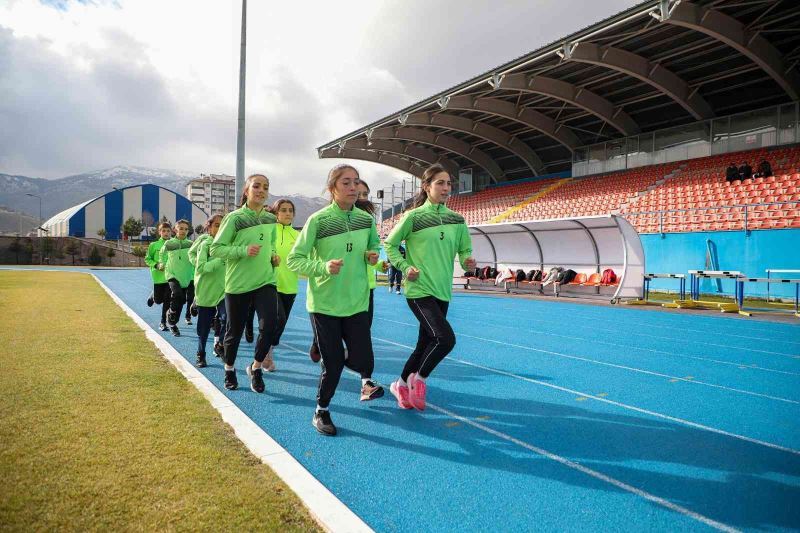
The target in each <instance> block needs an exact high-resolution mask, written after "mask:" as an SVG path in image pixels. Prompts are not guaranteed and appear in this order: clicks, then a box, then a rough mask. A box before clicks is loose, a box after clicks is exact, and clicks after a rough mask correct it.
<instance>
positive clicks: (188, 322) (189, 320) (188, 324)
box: [186, 316, 192, 326]
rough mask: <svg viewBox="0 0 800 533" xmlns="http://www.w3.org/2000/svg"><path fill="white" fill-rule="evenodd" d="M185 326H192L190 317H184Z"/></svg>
mask: <svg viewBox="0 0 800 533" xmlns="http://www.w3.org/2000/svg"><path fill="white" fill-rule="evenodd" d="M186 325H187V326H191V325H192V317H190V316H187V317H186Z"/></svg>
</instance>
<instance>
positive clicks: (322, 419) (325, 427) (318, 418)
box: [311, 411, 336, 437]
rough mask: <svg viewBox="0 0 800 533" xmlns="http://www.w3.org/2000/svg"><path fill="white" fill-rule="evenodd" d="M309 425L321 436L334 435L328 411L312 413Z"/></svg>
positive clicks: (333, 427)
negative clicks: (312, 416)
mask: <svg viewBox="0 0 800 533" xmlns="http://www.w3.org/2000/svg"><path fill="white" fill-rule="evenodd" d="M311 425H312V426H314V427H315V428H316V429H317V431H319V432H320V433H322V434H323V435H327V436H329V437H333V436H334V435H336V426H334V425H333V420H331V412H330V411H316V412H315V413H314V418H312V419H311Z"/></svg>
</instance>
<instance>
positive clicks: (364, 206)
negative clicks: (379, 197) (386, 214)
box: [356, 177, 375, 216]
mask: <svg viewBox="0 0 800 533" xmlns="http://www.w3.org/2000/svg"><path fill="white" fill-rule="evenodd" d="M358 183H359V185H363V186H364V187H366V188H367V192H370V188H369V184H368V183H367V182H366V181H364V180H363V179H362V178H361V177H359V178H358ZM356 207H357V208H359V209H361V210H362V211H366V212H367V213H369V214H370V215H372V216H375V204H373V203H372V202H370V201H369V200H360V199H359V200H356Z"/></svg>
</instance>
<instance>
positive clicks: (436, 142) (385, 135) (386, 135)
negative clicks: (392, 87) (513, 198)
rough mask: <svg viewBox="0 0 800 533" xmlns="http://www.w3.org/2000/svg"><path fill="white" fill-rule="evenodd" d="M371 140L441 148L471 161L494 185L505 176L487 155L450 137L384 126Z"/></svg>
mask: <svg viewBox="0 0 800 533" xmlns="http://www.w3.org/2000/svg"><path fill="white" fill-rule="evenodd" d="M372 138H373V139H394V140H399V141H408V142H415V143H420V144H427V145H429V146H434V147H436V148H441V149H442V150H446V151H448V152H450V153H453V154H455V155H458V156H461V157H463V158H464V159H467V160H468V161H472V162H473V163H475V164H476V165H478V166H479V167H481V168H483V169H484V170H485V171H486V172H488V173H489V177H490V178H491V180H492V181H493V182H495V183H497V182H499V181H503V180H504V179H505V175H504V173H503V170H502V169H501V168H500V165H498V164H497V163H496V162H495V161H494V160H493V159H492V158H491V157H489V154H487V153H486V152H484V151H483V150H480V149H479V148H475V147H474V146H472V145H471V144H469V143H466V142H464V141H462V140H461V139H457V138H455V137H453V136H452V135H445V134H443V133H438V132H435V131H431V130H427V129H422V128H413V127H408V126H398V127H394V126H386V127H383V128H376V129H375V130H373V132H372Z"/></svg>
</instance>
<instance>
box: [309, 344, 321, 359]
mask: <svg viewBox="0 0 800 533" xmlns="http://www.w3.org/2000/svg"><path fill="white" fill-rule="evenodd" d="M308 356H309V357H311V360H312V361H314V362H315V363H319V360H320V359H321V358H322V354H321V353H319V346H317V343H316V342H315V343H314V344H312V345H311V348H309V349H308Z"/></svg>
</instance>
